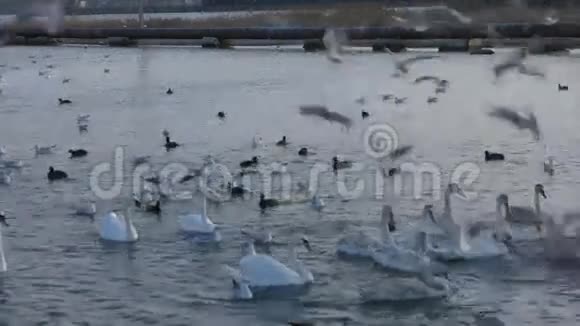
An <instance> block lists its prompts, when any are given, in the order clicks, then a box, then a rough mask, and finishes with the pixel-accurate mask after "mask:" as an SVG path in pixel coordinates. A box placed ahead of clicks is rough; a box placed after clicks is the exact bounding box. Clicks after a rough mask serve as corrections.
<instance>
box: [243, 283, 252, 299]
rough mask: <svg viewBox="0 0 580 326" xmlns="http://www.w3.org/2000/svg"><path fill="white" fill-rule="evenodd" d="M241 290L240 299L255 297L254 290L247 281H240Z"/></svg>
mask: <svg viewBox="0 0 580 326" xmlns="http://www.w3.org/2000/svg"><path fill="white" fill-rule="evenodd" d="M239 291H240V293H239V296H240V299H252V298H253V297H254V294H253V293H252V290H250V286H249V284H248V282H246V281H242V282H241V283H240V289H239Z"/></svg>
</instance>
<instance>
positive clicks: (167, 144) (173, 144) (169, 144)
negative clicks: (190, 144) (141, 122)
mask: <svg viewBox="0 0 580 326" xmlns="http://www.w3.org/2000/svg"><path fill="white" fill-rule="evenodd" d="M177 147H179V144H178V143H176V142H174V141H172V140H171V138H170V137H169V136H167V137H165V148H166V149H167V150H170V149H173V148H177Z"/></svg>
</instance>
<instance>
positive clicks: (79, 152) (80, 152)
mask: <svg viewBox="0 0 580 326" xmlns="http://www.w3.org/2000/svg"><path fill="white" fill-rule="evenodd" d="M68 152H69V153H70V158H76V157H85V156H87V154H89V152H87V151H86V150H84V149H69V150H68Z"/></svg>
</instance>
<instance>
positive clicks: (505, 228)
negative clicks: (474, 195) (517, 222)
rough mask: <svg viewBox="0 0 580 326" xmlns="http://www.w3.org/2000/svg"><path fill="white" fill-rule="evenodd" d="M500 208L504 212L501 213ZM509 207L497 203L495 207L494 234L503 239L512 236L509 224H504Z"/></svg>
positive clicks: (505, 204)
mask: <svg viewBox="0 0 580 326" xmlns="http://www.w3.org/2000/svg"><path fill="white" fill-rule="evenodd" d="M502 207H503V208H504V209H505V212H502ZM508 211H509V205H508V204H507V203H502V202H498V203H497V206H496V223H495V233H496V235H500V236H501V238H502V239H503V238H504V236H510V237H511V235H512V231H511V227H510V225H509V223H507V222H506V217H507V215H508Z"/></svg>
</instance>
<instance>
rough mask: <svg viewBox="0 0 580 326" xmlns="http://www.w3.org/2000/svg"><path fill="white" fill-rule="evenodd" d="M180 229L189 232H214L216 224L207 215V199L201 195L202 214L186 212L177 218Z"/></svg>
mask: <svg viewBox="0 0 580 326" xmlns="http://www.w3.org/2000/svg"><path fill="white" fill-rule="evenodd" d="M178 222H179V225H180V227H181V229H182V230H183V231H185V232H191V233H214V232H216V225H215V224H214V223H213V222H212V221H211V220H210V219H209V217H208V216H207V199H206V197H205V196H203V212H202V214H187V215H182V216H180V217H179V218H178Z"/></svg>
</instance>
